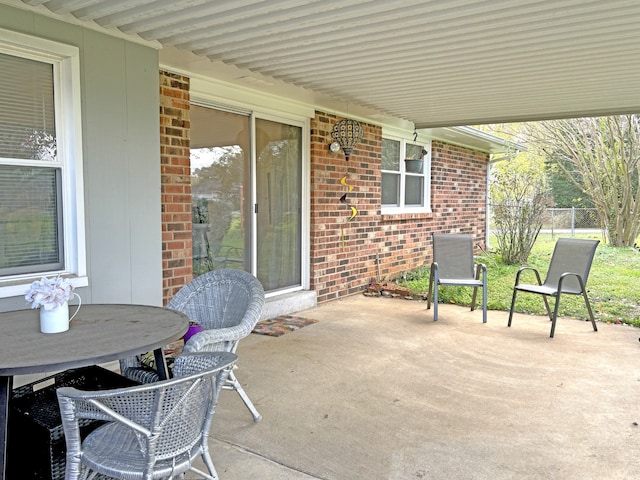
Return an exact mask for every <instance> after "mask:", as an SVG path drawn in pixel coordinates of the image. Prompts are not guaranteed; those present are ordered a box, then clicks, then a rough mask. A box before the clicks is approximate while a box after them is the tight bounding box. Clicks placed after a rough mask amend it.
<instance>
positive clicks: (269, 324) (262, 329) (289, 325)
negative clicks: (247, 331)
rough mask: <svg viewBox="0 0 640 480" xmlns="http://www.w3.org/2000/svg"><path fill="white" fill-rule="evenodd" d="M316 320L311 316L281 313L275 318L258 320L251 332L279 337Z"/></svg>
mask: <svg viewBox="0 0 640 480" xmlns="http://www.w3.org/2000/svg"><path fill="white" fill-rule="evenodd" d="M317 321H318V320H314V319H312V318H302V317H296V316H293V315H281V316H279V317H276V318H270V319H269V320H262V321H261V322H258V324H257V325H256V327H255V328H254V329H253V332H251V333H257V334H258V335H269V336H271V337H279V336H281V335H284V334H285V333H289V332H295V331H296V330H300V329H301V328H302V327H306V326H307V325H311V324H312V323H316V322H317Z"/></svg>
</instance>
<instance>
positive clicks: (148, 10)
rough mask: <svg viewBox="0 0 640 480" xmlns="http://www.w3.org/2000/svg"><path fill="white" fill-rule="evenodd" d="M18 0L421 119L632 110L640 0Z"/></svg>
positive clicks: (169, 54)
mask: <svg viewBox="0 0 640 480" xmlns="http://www.w3.org/2000/svg"><path fill="white" fill-rule="evenodd" d="M4 3H12V4H15V3H16V1H13V2H4ZM26 5H28V6H32V7H34V8H35V9H36V10H37V11H41V12H44V11H48V12H52V13H53V14H55V15H59V16H61V18H72V17H73V18H74V19H77V20H78V21H80V22H88V23H90V24H95V25H98V26H100V27H103V28H105V29H111V30H114V29H117V30H119V31H120V32H123V33H124V34H126V35H133V36H138V37H140V38H142V39H144V40H147V41H154V42H158V43H159V44H160V45H162V46H163V47H168V48H166V51H161V61H162V62H163V63H166V64H169V65H170V64H172V63H176V64H179V63H181V61H180V60H179V59H180V58H181V56H182V57H184V59H187V58H193V55H191V54H190V53H187V52H191V53H193V54H195V55H196V56H199V57H203V58H206V59H208V60H207V61H206V62H202V60H200V62H194V61H191V60H190V61H188V62H187V61H185V62H184V65H192V66H193V68H201V69H203V72H205V73H206V72H214V71H215V70H216V68H219V69H220V71H221V72H222V71H227V72H228V71H229V70H228V69H229V65H231V66H233V67H237V68H233V69H232V70H230V71H231V72H232V73H231V77H234V76H235V80H237V79H240V78H242V77H244V78H243V80H242V81H246V80H247V79H249V80H252V79H253V81H254V83H256V81H257V83H260V88H261V89H263V90H265V91H269V90H270V89H273V90H274V91H276V92H277V93H281V92H282V91H284V89H286V88H291V92H294V91H304V92H307V93H308V94H309V93H310V94H312V95H314V96H315V98H317V99H324V98H327V99H332V100H334V101H336V102H344V103H349V104H353V105H361V106H364V107H367V108H369V109H372V110H374V111H376V112H379V114H380V116H381V117H382V116H391V117H397V118H401V119H405V120H409V121H411V122H414V123H415V124H416V126H417V127H418V128H421V127H438V126H450V125H473V124H478V123H494V122H502V121H522V120H536V119H547V118H559V117H572V116H586V115H604V114H614V113H627V112H634V113H635V112H640V89H639V88H638V79H639V78H640V28H639V27H638V25H640V1H638V0H607V1H604V0H593V1H589V0H541V1H540V0H539V1H535V0H322V1H303V0H233V1H232V0H220V1H211V0H23V6H26ZM225 69H227V70H225ZM227 75H229V74H227ZM229 79H230V80H232V81H233V80H234V78H229ZM237 81H241V80H237Z"/></svg>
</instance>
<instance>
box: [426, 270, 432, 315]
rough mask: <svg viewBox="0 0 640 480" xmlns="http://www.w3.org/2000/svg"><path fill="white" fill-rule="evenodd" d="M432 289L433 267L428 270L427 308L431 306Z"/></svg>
mask: <svg viewBox="0 0 640 480" xmlns="http://www.w3.org/2000/svg"><path fill="white" fill-rule="evenodd" d="M432 290H433V267H432V268H431V272H429V290H427V310H429V309H430V308H431V293H432Z"/></svg>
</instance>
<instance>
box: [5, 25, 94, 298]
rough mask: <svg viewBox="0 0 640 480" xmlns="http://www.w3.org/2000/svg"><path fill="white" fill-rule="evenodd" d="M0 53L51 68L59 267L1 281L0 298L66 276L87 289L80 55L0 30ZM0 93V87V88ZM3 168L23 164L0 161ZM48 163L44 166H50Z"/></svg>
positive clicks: (55, 44)
mask: <svg viewBox="0 0 640 480" xmlns="http://www.w3.org/2000/svg"><path fill="white" fill-rule="evenodd" d="M0 53H5V54H9V55H14V56H17V57H22V58H27V59H30V60H35V61H39V62H45V63H50V64H51V65H52V66H53V75H54V79H53V82H54V100H55V107H54V108H55V126H56V138H57V142H56V143H57V154H58V159H57V160H58V161H57V166H59V167H60V168H61V170H62V175H61V177H62V222H63V228H64V267H63V269H62V270H56V271H43V272H37V273H32V274H26V275H11V276H4V277H0V298H7V297H15V296H18V295H24V293H25V292H26V290H27V288H28V286H29V285H30V284H31V282H33V281H34V280H39V279H40V278H42V277H43V276H54V275H58V274H59V275H62V276H65V277H68V278H69V279H70V280H71V282H72V284H73V285H74V286H75V287H84V286H87V285H88V278H87V269H86V264H87V261H86V246H85V225H84V185H83V174H82V133H81V132H82V119H81V107H80V98H81V95H80V90H81V89H80V85H81V84H80V51H79V49H78V47H75V46H72V45H66V44H62V43H58V42H54V41H51V40H46V39H43V38H38V37H33V36H31V35H25V34H21V33H17V32H13V31H11V30H5V29H1V28H0ZM0 88H2V87H0ZM0 163H2V164H4V165H20V164H24V162H21V161H16V160H15V159H5V158H0ZM51 165H52V164H51V162H47V166H51Z"/></svg>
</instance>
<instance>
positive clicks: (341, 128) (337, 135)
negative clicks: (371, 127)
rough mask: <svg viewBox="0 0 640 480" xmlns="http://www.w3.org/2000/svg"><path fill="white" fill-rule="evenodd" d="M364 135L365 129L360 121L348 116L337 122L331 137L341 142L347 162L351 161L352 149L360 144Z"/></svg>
mask: <svg viewBox="0 0 640 480" xmlns="http://www.w3.org/2000/svg"><path fill="white" fill-rule="evenodd" d="M363 135H364V129H363V128H362V125H360V122H358V121H356V120H350V119H348V118H344V119H342V120H340V121H339V122H337V123H336V124H335V125H334V126H333V130H332V131H331V138H333V139H334V140H335V141H336V142H338V143H339V144H340V146H341V147H342V150H343V151H344V156H345V160H346V161H347V162H348V161H349V155H351V150H353V147H355V146H356V145H357V144H358V142H359V141H360V140H361V139H362V136H363Z"/></svg>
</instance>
